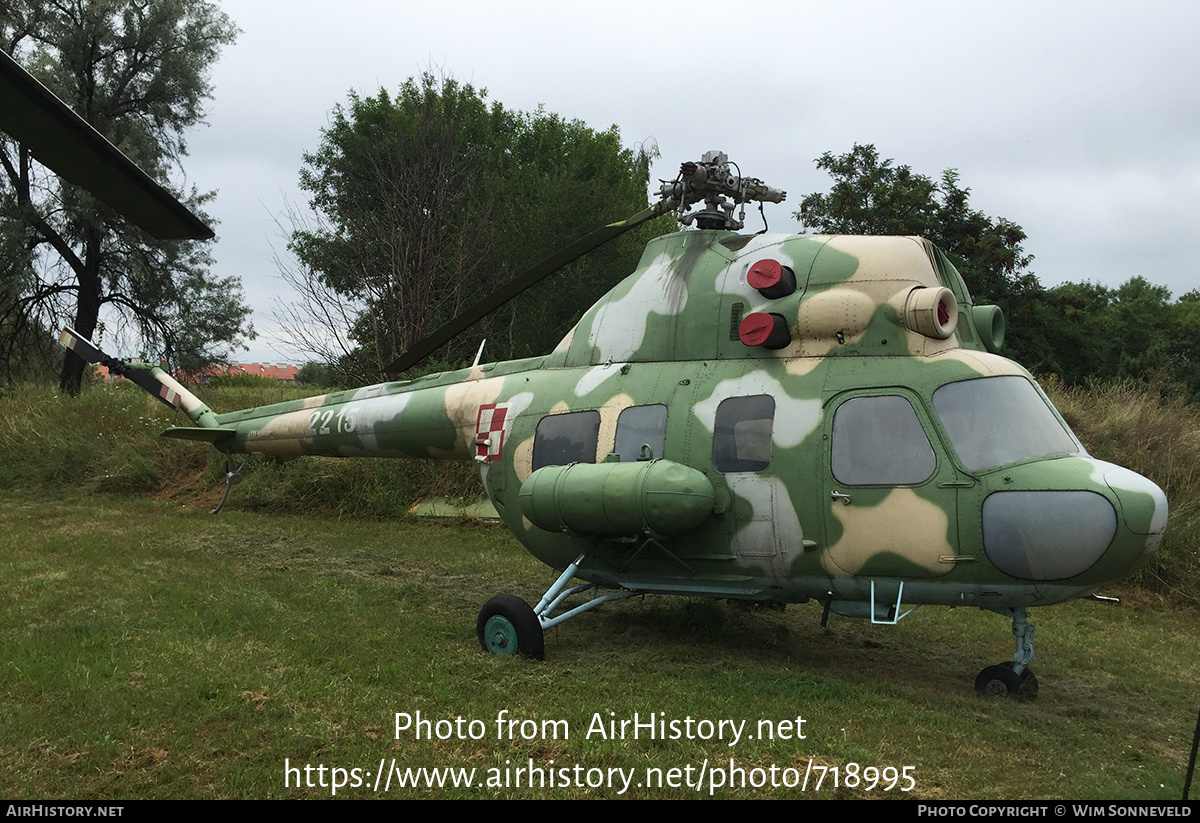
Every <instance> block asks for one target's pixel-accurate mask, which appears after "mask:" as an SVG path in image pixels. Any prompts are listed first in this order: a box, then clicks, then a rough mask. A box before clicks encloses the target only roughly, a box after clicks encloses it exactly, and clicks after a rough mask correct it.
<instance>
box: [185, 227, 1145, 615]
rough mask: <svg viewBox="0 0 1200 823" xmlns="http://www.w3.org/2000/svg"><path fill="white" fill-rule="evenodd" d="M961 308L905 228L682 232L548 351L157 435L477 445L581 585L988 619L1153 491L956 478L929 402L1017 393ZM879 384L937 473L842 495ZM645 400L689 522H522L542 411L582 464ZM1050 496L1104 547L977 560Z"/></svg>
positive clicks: (529, 532) (326, 447)
mask: <svg viewBox="0 0 1200 823" xmlns="http://www.w3.org/2000/svg"><path fill="white" fill-rule="evenodd" d="M768 258H769V259H773V260H776V261H778V262H780V263H781V264H783V265H785V266H788V267H790V268H791V269H792V270H793V271H794V272H795V275H796V280H797V288H796V291H795V293H793V294H791V295H789V296H787V297H783V298H779V299H768V298H766V297H764V296H762V295H761V294H760V293H759V292H758V291H757V290H756V289H754V288H752V287H751V286H750V284H749V283H748V282H747V272H748V270H749V268H750V267H751V266H752V265H753V264H754V263H756V262H758V261H760V260H763V259H768ZM940 288H946V289H949V290H950V292H952V293H953V295H954V298H955V300H956V302H957V308H958V318H957V325H956V327H955V328H954V330H953V332H952V333H950V334H949V336H948V337H945V338H944V339H940V338H939V337H937V336H936V335H934V336H931V335H927V334H924V333H922V332H920V331H917V330H914V322H913V321H912V320H911V318H910V316H909V315H910V314H911V308H909V307H911V305H912V302H911V298H912V295H914V294H916V292H914V290H927V289H940ZM927 294H932V292H927ZM971 309H972V306H971V298H970V294H969V292H968V290H967V287H966V285H965V284H964V283H963V282H962V279H961V277H960V276H959V275H958V273H957V272H956V271H955V270H954V269H953V267H952V266H950V265H949V263H948V262H947V261H946V260H945V258H944V257H943V256H940V255H939V253H938V252H937V251H936V249H934V247H933V246H932V245H930V244H929V243H928V242H927V241H925V240H922V239H920V238H911V237H850V236H838V237H826V236H812V235H791V236H781V235H755V236H745V235H738V234H734V233H732V232H725V231H685V232H680V233H677V234H671V235H667V236H664V237H661V238H659V239H657V240H655V241H653V242H651V243H650V244H649V246H648V247H647V249H646V251H645V253H644V255H643V257H642V260H641V262H640V263H639V265H638V268H637V270H636V271H635V272H634V273H633V274H632V275H630V276H629V277H628V278H626V279H625V280H623V281H622V282H621V283H619V284H617V285H616V286H615V287H614V288H613V289H612V290H611V291H610V292H609V293H608V294H607V295H605V296H604V297H603V298H602V299H601V300H600V301H599V302H597V303H596V304H595V305H594V306H593V307H592V308H591V309H590V310H589V311H587V312H586V313H585V314H584V315H583V317H582V318H581V319H580V320H579V323H578V324H577V325H576V327H575V328H574V329H573V330H572V331H571V332H570V333H569V334H568V335H567V336H566V337H565V338H564V339H563V341H562V343H560V344H559V346H558V347H557V348H556V349H555V350H554V351H553V352H551V353H550V354H549V355H547V356H545V357H539V358H531V359H528V360H522V361H514V362H508V363H496V364H489V365H483V366H476V367H474V368H471V369H465V370H462V371H458V372H451V373H443V374H437V375H430V376H427V377H423V378H421V379H418V380H413V381H406V382H396V383H385V384H381V385H377V386H370V387H367V388H363V389H359V390H356V391H346V392H338V393H336V394H330V395H326V396H323V397H314V398H310V399H308V400H305V401H298V402H293V403H284V404H279V405H275V406H267V407H263V408H255V409H247V410H244V411H238V412H233V413H229V414H222V415H218V416H217V419H216V426H215V430H214V427H213V426H212V423H211V420H209V421H201V420H196V422H197V423H198V424H199V425H200V426H207V428H196V429H174V430H171V431H170V432H169V434H171V435H172V436H177V437H195V438H196V439H204V440H208V441H216V442H215V445H216V446H217V447H218V448H219V449H221V450H222V451H226V452H252V453H261V454H268V455H304V454H315V455H330V456H341V457H362V456H369V457H409V458H429V457H433V458H439V459H458V460H471V459H475V457H476V455H477V454H480V453H481V452H482V453H483V454H491V455H492V459H488V460H486V461H483V462H480V464H479V465H480V471H481V475H482V478H483V481H484V484H485V486H486V488H487V491H488V494H489V496H490V497H491V499H492V502H493V503H494V505H495V507H496V509H497V511H498V512H499V513H500V515H501V517H502V518H503V519H504V521H505V523H506V524H507V526H508V527H509V528H510V529H511V530H512V532H513V534H514V535H516V537H517V539H518V540H520V541H521V542H522V544H524V545H525V546H526V547H527V548H528V549H529V551H530V552H532V553H533V554H534V555H535V556H536V557H538V558H539V559H541V560H542V561H544V562H545V563H547V564H549V565H550V566H553V567H554V568H556V569H562V568H565V567H566V566H567V565H568V564H569V563H570V562H571V561H573V560H574V559H575V558H576V557H578V556H579V555H580V554H581V553H584V554H585V559H584V561H583V563H582V564H581V567H580V569H579V573H578V576H579V577H582V578H585V579H588V580H591V581H594V582H597V583H600V584H602V585H609V586H622V587H626V588H631V589H636V590H642V591H647V592H662V593H685V594H696V595H706V596H715V597H736V598H744V599H751V600H761V601H776V602H791V601H800V600H804V599H806V598H818V599H822V600H824V599H830V598H832V599H834V600H846V601H860V602H861V601H865V600H867V599H868V598H869V596H870V595H869V589H870V585H871V583H872V582H874V583H875V585H876V591H877V594H876V597H877V598H880V597H883V598H886V597H893V598H894V596H895V593H896V591H897V589H898V585H899V583H900V582H903V583H904V586H905V588H904V601H905V602H906V603H940V604H946V605H965V604H970V605H979V606H985V607H995V608H1001V607H1018V606H1030V605H1038V604H1045V603H1052V602H1057V601H1061V600H1065V599H1069V598H1073V597H1078V596H1081V595H1085V594H1088V593H1090V592H1093V591H1095V590H1096V589H1097V588H1098V587H1100V586H1102V585H1103V584H1105V583H1108V582H1110V581H1112V580H1114V579H1117V578H1119V577H1121V576H1123V575H1125V574H1128V573H1129V572H1130V571H1132V570H1133V569H1134V568H1136V566H1137V565H1138V564H1140V563H1141V562H1142V561H1143V560H1144V559H1145V557H1146V556H1148V554H1149V553H1151V552H1152V551H1153V550H1154V548H1155V547H1156V546H1157V544H1158V541H1159V540H1160V539H1161V537H1162V533H1163V530H1164V529H1165V521H1166V499H1165V497H1164V496H1163V494H1162V492H1161V490H1159V489H1158V487H1157V486H1155V485H1154V484H1153V483H1151V482H1150V481H1148V480H1146V479H1145V478H1143V477H1141V476H1139V475H1136V474H1134V473H1133V472H1130V471H1128V470H1125V469H1121V468H1119V467H1115V466H1111V465H1109V464H1104V463H1101V462H1099V461H1096V460H1093V459H1092V458H1090V457H1089V456H1088V455H1087V454H1086V452H1085V451H1084V450H1083V448H1082V447H1080V446H1078V444H1077V442H1075V446H1074V451H1072V452H1070V453H1064V454H1052V455H1046V456H1043V457H1038V458H1035V459H1028V460H1024V461H1016V462H1014V463H1013V464H1010V465H1003V466H999V467H996V468H992V469H988V470H986V471H972V470H968V469H967V468H965V467H964V465H963V463H962V461H961V459H960V458H959V457H958V455H956V453H955V451H954V449H953V448H952V444H951V441H950V438H949V436H948V434H947V432H946V430H945V429H944V427H943V425H942V423H941V422H940V421H939V418H938V416H937V414H936V412H935V409H934V406H933V403H932V396H933V393H934V392H935V391H936V390H937V389H938V388H939V387H941V386H943V385H946V384H949V383H955V382H958V381H964V380H972V379H976V378H982V377H996V376H1015V377H1017V378H1019V379H1021V380H1029V381H1032V378H1031V377H1030V376H1029V374H1028V373H1027V372H1026V371H1025V370H1024V369H1023V368H1021V366H1019V365H1018V364H1016V363H1014V362H1012V361H1010V360H1007V359H1005V358H1003V357H1001V356H999V355H997V354H993V353H990V352H988V351H987V350H986V349H985V347H984V346H983V345H982V344H981V342H980V335H979V333H978V330H977V329H976V328H975V326H974V321H973V319H972V311H971ZM752 312H770V313H776V314H780V315H782V316H783V317H784V318H785V320H786V321H787V323H788V325H789V330H790V333H791V342H790V343H789V344H788V345H786V346H785V347H784V348H781V349H777V350H773V351H772V350H767V349H764V348H762V347H757V346H748V345H746V344H744V343H743V342H742V341H741V340H740V339H739V337H738V334H737V327H738V321H739V320H740V319H741V318H743V317H745V316H746V315H748V314H750V313H752ZM530 322H536V320H531V321H530ZM1035 385H1036V384H1035ZM1038 392H1039V394H1040V389H1039V390H1038ZM762 394H766V395H770V396H771V397H772V398H773V399H774V403H775V417H774V422H773V427H772V431H771V441H770V462H769V464H768V465H767V466H766V468H765V469H763V470H761V471H757V472H727V473H722V472H719V471H717V470H716V468H715V467H714V464H713V429H714V418H715V415H716V410H717V408H718V406H719V405H720V403H721V402H722V401H723V400H725V399H726V398H730V397H737V396H748V395H762ZM880 395H889V396H890V395H898V396H901V397H904V398H905V399H907V400H908V401H909V403H911V404H912V406H913V409H914V411H915V412H916V415H917V417H918V419H919V421H920V424H921V427H922V428H923V429H924V432H925V435H926V436H927V437H928V439H929V442H930V445H931V447H932V449H933V454H934V466H935V468H934V470H933V472H932V474H930V476H929V477H928V478H926V479H925V480H923V481H922V482H919V483H914V484H909V485H898V486H886V485H877V486H871V485H866V486H862V485H860V486H856V487H854V488H852V489H847V488H846V487H844V485H843V484H840V483H838V482H837V481H836V479H835V478H834V477H833V475H832V473H831V462H830V460H831V456H830V455H831V452H830V448H831V445H830V444H831V438H832V426H833V413H834V412H835V411H836V409H837V408H838V407H839V406H840V404H841V403H842V402H844V401H845V400H847V399H849V398H852V397H874V396H880ZM1045 402H1046V403H1047V405H1049V404H1048V401H1045ZM648 404H662V405H665V406H666V407H667V409H668V412H667V422H666V432H665V441H664V447H663V451H664V453H663V454H662V455H657V454H656V455H654V457H655V458H660V457H661V458H664V459H666V460H670V461H674V462H676V463H679V464H681V465H683V466H687V467H690V468H692V469H695V470H697V471H698V472H700V473H702V474H703V475H704V477H706V478H707V480H708V482H709V483H711V485H712V489H713V499H714V501H715V503H714V505H713V508H712V512H711V514H709V515H708V516H707V517H705V518H704V519H703V522H701V523H700V524H699V525H697V526H695V527H694V528H689V530H688V531H687V533H686V534H683V535H676V536H671V537H666V536H664V535H660V534H654V533H651V532H649V531H648V530H642V531H641V532H639V533H632V534H606V533H602V532H603V530H602V529H601V530H599V531H597V532H596V533H591V534H579V533H573V532H570V531H567V532H559V531H547V530H544V529H541V528H538V527H537V526H534V525H533V524H532V523H531V522H530V521H529V520H528V519H527V518H525V517H524V516H523V515H522V510H521V506H520V504H519V502H518V494H519V492H520V490H521V486H522V484H523V483H524V482H525V481H526V480H527V479H528V478H529V476H530V474H531V473H532V471H533V451H534V449H533V446H534V440H535V433H536V429H537V425H538V423H539V421H540V420H542V418H544V417H546V416H547V415H554V414H564V413H568V412H578V411H594V412H597V413H598V415H599V418H600V423H599V435H598V442H597V446H596V453H595V455H594V460H595V461H596V462H597V463H599V462H603V461H604V460H605V458H606V456H607V455H608V454H609V453H610V452H612V451H613V450H614V437H615V432H616V426H617V419H618V417H619V415H620V413H621V411H622V410H624V409H626V408H628V407H630V406H636V405H648ZM1051 413H1052V414H1053V415H1054V416H1055V417H1057V412H1056V411H1051ZM1059 420H1060V422H1061V418H1059ZM489 421H491V422H490V423H489ZM496 421H499V422H496ZM1062 425H1063V427H1064V428H1065V423H1063V424H1062ZM480 437H482V438H483V439H484V441H485V442H483V443H482V444H480V442H479V440H478V438H480ZM1070 439H1071V440H1072V441H1074V438H1073V436H1071V437H1070ZM1053 490H1076V491H1086V492H1089V493H1093V494H1095V495H1099V496H1100V497H1102V498H1103V499H1104V500H1106V501H1108V503H1109V504H1111V506H1112V508H1113V510H1114V512H1115V514H1116V518H1115V519H1116V526H1115V529H1114V532H1113V535H1112V537H1111V540H1110V541H1109V543H1108V544H1107V546H1106V547H1101V548H1102V551H1100V552H1099V554H1098V556H1097V558H1096V559H1095V561H1094V562H1091V564H1090V565H1089V566H1088V567H1087V568H1085V569H1081V570H1078V572H1077V573H1072V574H1071V575H1070V576H1068V577H1063V578H1061V579H1036V580H1030V579H1020V578H1018V577H1013V576H1010V575H1008V574H1005V573H1004V572H1002V571H1000V570H999V569H998V568H997V567H996V565H994V564H993V563H992V562H990V561H989V558H988V556H987V553H986V551H985V545H984V543H985V537H984V533H983V525H982V522H983V521H982V519H981V508H982V506H983V502H984V500H986V499H987V498H988V496H989V495H992V494H995V493H1001V492H1009V491H1053ZM579 493H583V492H579ZM836 494H842V495H843V497H848V498H849V502H848V503H842V502H840V501H839V500H837V499H835V498H834V497H833V495H836ZM1008 499H1010V500H1011V499H1018V498H1008ZM1064 499H1074V498H1064ZM1088 499H1089V500H1092V499H1093V498H1088ZM1101 505H1102V504H1101ZM1042 537H1043V538H1045V535H1042ZM1050 537H1051V538H1052V537H1053V535H1051V536H1050ZM1044 542H1046V541H1045V540H1044V539H1042V540H1041V542H1039V541H1038V540H1037V539H1034V540H1031V543H1030V545H1035V544H1036V545H1042V543H1044ZM1050 543H1053V540H1050ZM1050 550H1051V551H1052V550H1053V548H1051V549H1050Z"/></svg>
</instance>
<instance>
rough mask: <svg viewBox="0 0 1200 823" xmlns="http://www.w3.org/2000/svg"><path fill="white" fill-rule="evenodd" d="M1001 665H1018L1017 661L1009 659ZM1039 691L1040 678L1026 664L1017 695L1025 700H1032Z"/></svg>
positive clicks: (1008, 666) (1010, 666) (1011, 666)
mask: <svg viewBox="0 0 1200 823" xmlns="http://www.w3.org/2000/svg"><path fill="white" fill-rule="evenodd" d="M1000 665H1001V666H1005V667H1007V668H1009V669H1011V668H1013V667H1014V666H1016V663H1013V662H1012V661H1011V660H1009V661H1008V662H1006V663H1001V664H1000ZM1037 693H1038V679H1037V677H1036V676H1035V675H1034V673H1033V669H1031V668H1029V667H1028V666H1026V667H1025V668H1023V669H1021V685H1020V686H1018V687H1017V697H1020V698H1022V699H1023V700H1032V699H1033V698H1035V697H1037Z"/></svg>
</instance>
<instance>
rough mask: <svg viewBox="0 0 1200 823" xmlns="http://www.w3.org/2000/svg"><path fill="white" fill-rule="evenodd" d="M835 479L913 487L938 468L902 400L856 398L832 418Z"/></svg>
mask: <svg viewBox="0 0 1200 823" xmlns="http://www.w3.org/2000/svg"><path fill="white" fill-rule="evenodd" d="M831 462H832V467H833V476H834V478H836V479H837V481H838V482H839V483H845V484H846V485H848V486H911V485H913V484H916V483H921V482H924V481H925V480H928V479H929V478H930V476H931V475H932V474H933V470H934V469H935V468H936V467H937V458H936V457H934V454H933V447H932V446H931V445H929V438H928V437H927V436H926V435H925V430H924V429H923V428H922V427H921V421H920V420H919V419H917V413H916V412H915V411H913V407H912V404H911V403H909V402H908V400H906V399H905V398H903V397H899V396H896V395H886V396H883V397H855V398H853V399H851V400H847V401H846V402H845V403H843V404H842V405H840V406H839V407H838V410H837V412H836V413H835V414H834V416H833V446H832V461H831Z"/></svg>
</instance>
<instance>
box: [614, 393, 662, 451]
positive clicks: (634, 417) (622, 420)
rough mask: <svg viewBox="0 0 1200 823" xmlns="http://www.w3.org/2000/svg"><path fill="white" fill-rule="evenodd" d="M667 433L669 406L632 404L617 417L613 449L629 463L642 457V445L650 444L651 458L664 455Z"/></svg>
mask: <svg viewBox="0 0 1200 823" xmlns="http://www.w3.org/2000/svg"><path fill="white" fill-rule="evenodd" d="M666 434H667V407H666V406H662V405H654V406H630V407H629V408H627V409H625V411H623V412H621V416H620V417H618V418H617V439H616V443H615V444H614V445H613V451H615V452H616V453H617V454H619V455H621V462H622V463H628V462H632V461H634V460H638V459H639V458H641V457H642V446H649V449H648V450H647V451H648V452H649V454H648V455H647V456H648V457H649V458H654V459H657V458H660V457H662V456H663V442H664V441H665V440H666Z"/></svg>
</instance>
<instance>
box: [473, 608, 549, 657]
mask: <svg viewBox="0 0 1200 823" xmlns="http://www.w3.org/2000/svg"><path fill="white" fill-rule="evenodd" d="M475 634H476V635H477V636H478V637H479V645H480V647H482V648H483V650H484V651H485V652H488V653H489V654H505V655H512V654H519V655H521V656H522V657H532V658H533V659H534V660H541V659H542V658H543V657H545V638H544V636H543V635H542V624H541V622H540V621H539V620H538V618H537V615H536V614H534V613H533V609H532V608H531V607H530V605H529V604H528V603H526V602H525V601H524V600H522V599H521V598H519V597H515V596H514V595H511V594H498V595H496V596H495V597H493V598H492V599H491V600H489V601H488V602H487V603H485V604H484V605H483V608H482V609H480V610H479V619H478V620H477V621H476V622H475Z"/></svg>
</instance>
